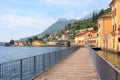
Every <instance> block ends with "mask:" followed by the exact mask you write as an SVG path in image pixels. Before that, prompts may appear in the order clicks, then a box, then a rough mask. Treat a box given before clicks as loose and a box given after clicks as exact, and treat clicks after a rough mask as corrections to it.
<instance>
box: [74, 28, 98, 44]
mask: <svg viewBox="0 0 120 80" xmlns="http://www.w3.org/2000/svg"><path fill="white" fill-rule="evenodd" d="M97 44H98V38H97V31H93V30H91V31H85V32H79V33H78V34H77V35H76V36H75V45H93V46H97Z"/></svg>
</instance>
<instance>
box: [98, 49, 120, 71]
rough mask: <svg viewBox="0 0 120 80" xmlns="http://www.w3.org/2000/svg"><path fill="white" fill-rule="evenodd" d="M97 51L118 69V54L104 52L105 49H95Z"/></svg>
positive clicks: (119, 66)
mask: <svg viewBox="0 0 120 80" xmlns="http://www.w3.org/2000/svg"><path fill="white" fill-rule="evenodd" d="M97 53H98V54H99V55H100V56H102V57H104V58H105V59H106V60H107V61H109V62H110V63H112V64H113V65H114V66H115V67H117V68H118V69H119V70H120V54H116V53H112V52H106V51H102V50H101V51H97Z"/></svg>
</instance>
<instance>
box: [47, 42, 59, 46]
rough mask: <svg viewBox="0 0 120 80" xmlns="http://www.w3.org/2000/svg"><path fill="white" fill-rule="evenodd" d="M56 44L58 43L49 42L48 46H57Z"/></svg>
mask: <svg viewBox="0 0 120 80" xmlns="http://www.w3.org/2000/svg"><path fill="white" fill-rule="evenodd" d="M56 43H57V42H47V44H48V45H52V46H54V45H56Z"/></svg>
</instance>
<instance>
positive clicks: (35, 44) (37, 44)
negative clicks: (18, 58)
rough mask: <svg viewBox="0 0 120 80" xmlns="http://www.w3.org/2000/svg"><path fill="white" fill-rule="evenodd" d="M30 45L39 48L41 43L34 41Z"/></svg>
mask: <svg viewBox="0 0 120 80" xmlns="http://www.w3.org/2000/svg"><path fill="white" fill-rule="evenodd" d="M32 45H33V46H40V45H41V41H39V40H35V41H33V42H32Z"/></svg>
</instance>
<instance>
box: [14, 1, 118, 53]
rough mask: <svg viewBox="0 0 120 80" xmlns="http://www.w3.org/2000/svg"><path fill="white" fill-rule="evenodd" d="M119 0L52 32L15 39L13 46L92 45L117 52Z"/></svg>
mask: <svg viewBox="0 0 120 80" xmlns="http://www.w3.org/2000/svg"><path fill="white" fill-rule="evenodd" d="M119 5H120V0H112V2H111V3H110V4H109V6H110V8H108V9H106V10H103V9H102V10H101V11H100V12H99V13H97V12H93V15H92V17H90V18H88V19H84V20H78V21H75V22H74V23H69V24H68V25H67V26H65V28H64V29H62V30H60V31H57V32H55V33H52V34H45V35H38V36H33V37H30V38H29V39H28V40H27V41H15V44H14V45H15V46H26V45H27V46H31V45H32V46H67V43H68V42H70V44H71V46H75V45H92V46H97V47H101V48H102V49H106V50H110V51H113V52H118V51H119V50H120V43H119V42H120V38H119V36H120V15H119V13H120V6H119Z"/></svg>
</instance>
